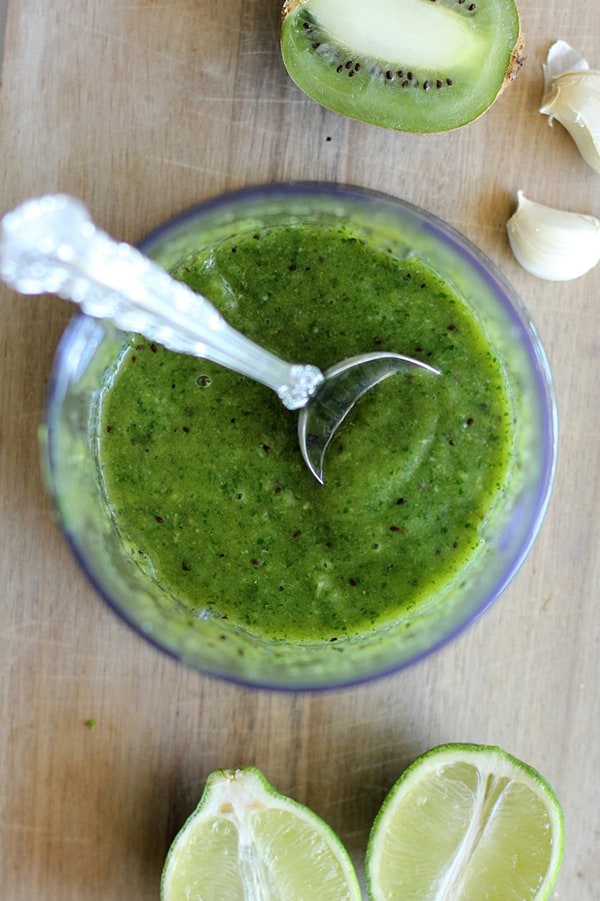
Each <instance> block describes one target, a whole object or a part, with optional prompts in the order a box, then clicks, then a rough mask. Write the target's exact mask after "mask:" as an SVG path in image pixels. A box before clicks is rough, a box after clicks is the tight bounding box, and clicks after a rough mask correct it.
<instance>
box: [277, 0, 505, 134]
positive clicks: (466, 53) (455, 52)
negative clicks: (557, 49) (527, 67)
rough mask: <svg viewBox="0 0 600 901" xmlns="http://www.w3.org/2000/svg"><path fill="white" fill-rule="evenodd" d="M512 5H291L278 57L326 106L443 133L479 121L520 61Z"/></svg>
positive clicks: (393, 1) (413, 1) (329, 0)
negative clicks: (279, 56) (280, 57)
mask: <svg viewBox="0 0 600 901" xmlns="http://www.w3.org/2000/svg"><path fill="white" fill-rule="evenodd" d="M522 48H523V39H522V37H521V31H520V23H519V13H518V9H517V7H516V4H515V0H286V2H285V3H284V5H283V10H282V27H281V53H282V57H283V62H284V65H285V67H286V69H287V71H288V73H289V75H290V77H291V78H292V80H293V81H294V82H295V83H296V85H297V86H298V87H299V88H300V89H301V90H302V91H303V92H304V93H305V94H307V95H308V96H309V97H310V98H312V99H313V100H315V101H316V102H317V103H320V104H321V105H322V106H324V107H327V108H328V109H331V110H334V111H335V112H337V113H340V114H342V115H345V116H349V117H350V118H353V119H359V120H360V121H362V122H368V123H371V124H373V125H379V126H382V127H384V128H392V129H396V130H398V131H409V132H418V133H437V132H444V131H450V130H452V129H455V128H460V127H461V126H463V125H466V124H467V123H469V122H472V121H474V120H475V119H477V118H478V117H479V116H481V115H482V114H483V113H484V112H485V111H486V110H487V109H489V107H490V106H491V105H492V104H493V102H494V100H495V99H496V98H497V97H498V96H499V94H500V93H501V92H502V90H503V89H504V87H505V86H506V85H507V84H508V83H509V82H510V81H511V80H512V79H513V78H514V77H515V75H516V74H517V72H518V70H519V67H520V65H521V64H522Z"/></svg>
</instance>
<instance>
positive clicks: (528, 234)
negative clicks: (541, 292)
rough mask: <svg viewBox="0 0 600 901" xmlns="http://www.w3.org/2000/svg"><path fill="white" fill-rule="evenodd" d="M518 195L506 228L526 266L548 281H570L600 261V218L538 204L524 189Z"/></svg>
mask: <svg viewBox="0 0 600 901" xmlns="http://www.w3.org/2000/svg"><path fill="white" fill-rule="evenodd" d="M517 198H518V204H517V209H516V210H515V212H514V213H513V215H512V216H511V217H510V219H509V220H508V222H507V223H506V231H507V234H508V240H509V242H510V246H511V248H512V252H513V253H514V255H515V257H516V259H517V261H518V262H519V263H520V264H521V266H522V267H523V269H526V270H527V272H529V273H530V274H531V275H535V276H536V277H537V278H542V279H545V280H546V281H555V282H558V281H570V280H572V279H574V278H579V276H581V275H585V273H586V272H589V270H590V269H593V268H594V266H595V265H596V264H597V263H598V262H599V261H600V220H598V219H596V218H595V217H594V216H586V215H583V214H580V213H573V212H570V211H566V210H557V209H554V208H552V207H548V206H544V205H543V204H541V203H536V202H535V201H533V200H529V199H528V198H527V197H526V196H525V194H524V193H523V191H518V192H517Z"/></svg>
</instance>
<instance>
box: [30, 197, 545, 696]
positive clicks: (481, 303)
mask: <svg viewBox="0 0 600 901" xmlns="http://www.w3.org/2000/svg"><path fill="white" fill-rule="evenodd" d="M298 223H311V224H318V225H331V224H336V223H342V224H344V225H348V226H349V227H350V228H351V229H352V230H353V231H354V232H355V234H358V235H362V234H364V235H365V236H366V237H368V240H374V241H376V242H379V243H380V244H381V245H382V246H384V245H386V246H392V247H393V249H394V253H396V254H398V255H400V256H402V255H403V254H412V255H415V256H417V257H418V258H419V259H421V260H422V261H423V262H424V263H425V264H427V266H429V267H430V268H431V269H432V270H434V272H436V273H437V274H438V275H440V276H441V277H442V278H443V279H444V280H445V281H446V282H447V283H448V284H449V285H450V286H452V288H453V289H454V290H455V292H456V293H457V294H458V295H459V296H460V297H461V298H462V299H463V300H464V301H465V302H466V303H467V304H468V305H469V306H470V307H471V308H472V309H473V310H474V311H475V312H476V315H477V317H478V319H479V321H480V323H481V325H482V327H483V329H484V331H485V333H486V336H487V339H488V341H489V343H490V345H491V346H492V347H493V349H494V352H495V353H496V354H497V356H498V358H499V359H500V360H501V361H502V365H503V367H504V370H505V373H506V378H507V382H508V385H509V388H510V395H511V403H512V407H513V414H514V420H515V423H516V426H515V446H514V459H513V466H512V475H511V478H510V481H509V484H508V487H507V488H506V490H505V491H504V493H503V496H502V500H501V502H500V503H499V504H497V505H496V507H495V509H494V514H493V516H491V517H490V519H489V520H488V522H487V523H486V527H485V534H484V535H483V536H482V547H481V549H480V552H479V553H478V554H477V555H476V556H475V558H474V559H473V560H472V561H471V562H470V564H469V565H468V566H466V567H465V570H464V572H461V573H460V578H459V579H454V580H453V581H452V584H451V585H450V584H449V585H448V587H447V590H446V591H444V592H442V593H441V594H439V595H437V596H436V598H435V599H434V600H432V602H431V603H424V604H421V605H418V606H417V607H416V608H415V609H414V610H412V611H410V612H406V613H405V614H403V615H402V616H399V617H398V618H397V619H395V620H394V621H393V622H388V623H387V624H385V625H383V626H381V627H379V628H377V627H375V628H373V629H372V630H369V631H368V632H365V633H364V634H361V635H360V636H358V637H354V638H348V639H343V640H337V641H327V640H323V641H285V640H276V639H273V640H270V639H267V638H265V637H261V636H259V635H256V634H252V632H251V631H249V630H248V629H244V628H241V627H239V626H238V625H236V624H235V623H234V622H231V621H229V620H227V619H223V618H221V617H214V616H211V615H194V613H193V612H192V611H190V608H189V606H187V605H186V604H184V603H181V602H180V599H178V598H177V597H174V596H173V595H172V594H171V593H169V592H168V591H166V590H164V589H163V588H162V587H161V585H160V584H158V582H157V580H155V579H153V578H152V577H151V576H150V575H149V573H148V571H147V570H144V569H142V568H141V567H140V566H139V565H138V562H137V561H136V559H135V556H134V555H132V553H131V550H130V549H128V547H127V543H126V541H124V540H122V538H121V536H120V535H119V532H118V529H117V528H116V527H115V523H114V521H113V517H112V515H111V512H110V508H109V505H108V503H107V498H106V497H105V491H104V487H103V480H102V477H101V470H100V464H99V454H98V448H99V430H100V427H99V412H98V410H99V398H100V397H101V395H102V392H103V390H104V388H105V386H106V384H107V380H108V379H110V378H111V372H112V371H113V370H114V367H115V361H116V360H118V359H119V356H120V355H121V354H122V353H123V349H124V346H125V345H126V344H127V340H128V336H126V335H124V334H123V333H121V332H119V331H117V330H116V329H114V328H113V327H112V326H111V325H110V324H109V323H104V322H101V321H96V320H94V319H91V318H89V317H87V316H84V315H78V316H76V317H75V318H74V319H73V320H72V321H71V323H70V324H69V326H68V327H67V329H66V331H65V333H64V335H63V337H62V340H61V342H60V344H59V347H58V350H57V353H56V358H55V362H54V366H53V371H52V375H51V383H50V389H49V396H48V402H47V410H46V418H45V424H44V426H43V428H42V437H43V441H42V444H43V452H44V459H45V472H46V479H47V484H48V487H49V491H50V493H51V496H52V498H53V502H54V507H55V510H56V515H57V518H58V521H59V523H60V525H61V527H62V529H63V531H64V534H65V536H66V538H67V540H68V542H69V544H70V546H71V548H72V550H73V553H74V554H75V556H76V558H77V560H78V561H79V563H80V565H81V567H82V569H83V571H84V572H85V574H86V575H87V577H88V578H89V579H90V580H91V582H92V583H93V584H94V585H95V587H96V588H97V590H98V592H99V593H100V595H101V596H102V597H103V598H104V599H105V601H107V602H108V604H109V605H110V606H111V607H112V608H113V609H114V610H115V611H116V612H117V613H118V614H119V615H120V616H121V617H122V618H123V619H124V620H125V621H126V622H127V623H129V624H130V625H131V626H132V627H133V628H134V629H135V630H137V632H139V633H140V634H141V635H142V636H143V637H144V638H146V639H147V640H149V641H150V642H152V643H153V644H154V645H155V646H156V647H158V648H160V649H162V650H163V651H166V652H167V653H169V654H171V655H172V656H173V657H175V658H177V659H178V660H180V661H182V662H183V663H184V664H186V665H189V666H191V667H195V668H196V669H198V670H200V671H201V672H203V673H207V674H211V675H214V676H218V677H222V678H226V679H230V680H234V681H236V682H239V683H243V684H245V685H251V686H255V687H265V688H280V689H292V690H300V689H317V688H337V687H341V686H345V685H350V684H354V683H358V682H363V681H365V680H368V679H372V678H375V677H379V676H382V675H384V674H389V673H391V672H394V671H396V670H399V669H401V668H403V667H406V666H407V665H409V664H412V663H414V662H415V661H417V660H419V659H421V658H422V657H423V656H425V655H427V654H429V653H430V652H432V651H434V650H435V649H437V648H439V647H441V646H442V645H444V644H445V643H446V642H448V641H449V640H450V639H452V638H453V637H455V636H456V635H457V634H458V633H460V632H461V630H462V629H464V628H465V627H466V626H467V625H468V624H470V623H472V622H473V621H474V620H475V619H476V618H477V617H479V616H480V614H481V613H482V612H483V611H484V610H486V608H488V607H489V606H490V604H492V602H493V601H494V600H495V599H496V598H497V597H498V596H499V595H500V594H501V592H502V591H503V590H504V588H505V587H506V586H507V585H508V583H509V582H510V581H511V579H512V578H513V577H514V575H515V574H516V572H517V571H518V569H519V567H520V566H521V564H522V562H523V560H524V559H525V557H526V555H527V553H528V552H529V550H530V548H531V546H532V543H533V541H534V539H535V537H536V535H537V533H538V530H539V527H540V524H541V522H542V519H543V516H544V513H545V511H546V507H547V503H548V499H549V495H550V492H551V488H552V483H553V477H554V470H555V461H556V450H557V425H556V408H555V399H554V392H553V388H552V381H551V376H550V371H549V367H548V363H547V360H546V356H545V353H544V350H543V347H542V345H541V343H540V339H539V337H538V335H537V332H536V330H535V327H534V326H533V324H532V322H531V320H530V318H529V316H528V314H527V312H526V311H525V309H524V307H523V305H522V303H521V301H520V300H519V298H518V297H517V296H516V294H515V292H514V290H513V288H512V287H511V286H510V285H509V284H508V283H507V281H506V280H505V279H504V277H503V276H502V275H501V273H500V272H499V271H498V270H497V268H496V267H495V266H494V265H493V263H492V262H491V261H490V260H489V259H487V258H486V257H485V256H484V254H483V253H481V251H479V250H478V249H477V248H476V247H475V246H474V245H473V244H472V243H470V242H469V241H468V240H467V239H466V238H465V237H463V236H462V235H461V234H459V233H458V232H456V231H455V230H454V229H453V228H451V227H450V226H449V225H447V224H445V223H444V222H442V221H440V220H439V219H437V218H436V217H434V216H432V215H430V214H429V213H427V212H424V211H423V210H421V209H418V208H416V207H414V206H412V205H411V204H408V203H405V202H403V201H401V200H398V199H394V198H392V197H388V196H385V195H382V194H379V193H375V192H372V191H367V190H363V189H360V188H356V187H351V186H346V185H335V184H323V183H312V182H308V183H305V182H302V183H283V184H271V185H265V186H259V187H252V188H248V189H245V190H240V191H237V192H233V193H229V194H226V195H224V196H221V197H218V198H216V199H213V200H209V201H208V202H205V203H202V204H200V205H198V206H195V207H193V208H191V209H190V210H188V211H187V212H185V213H183V214H182V215H180V216H178V217H176V218H174V219H172V220H171V221H169V222H167V223H166V224H164V225H161V226H160V227H159V228H158V229H156V231H154V232H153V233H152V234H150V235H149V236H148V237H146V238H145V239H144V240H143V241H142V242H141V244H140V245H139V246H140V249H141V250H142V251H143V252H144V253H145V254H146V255H148V256H150V257H152V258H153V259H155V260H156V261H157V262H158V263H160V264H161V265H162V266H164V267H165V268H166V269H169V270H170V269H172V268H173V267H174V266H175V265H176V264H177V263H178V262H179V261H180V260H181V259H182V258H184V257H186V256H187V255H188V254H190V253H191V252H192V251H195V250H198V249H200V248H203V247H209V246H212V245H213V244H216V243H218V242H219V241H221V240H223V239H225V238H229V237H230V236H231V235H236V236H239V235H243V234H247V233H249V232H251V231H253V230H255V229H256V228H257V227H266V226H276V225H282V224H298ZM307 362H317V363H318V361H307ZM290 428H292V429H293V428H295V421H294V420H293V419H292V420H290Z"/></svg>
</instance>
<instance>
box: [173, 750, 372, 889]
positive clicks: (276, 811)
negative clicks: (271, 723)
mask: <svg viewBox="0 0 600 901" xmlns="http://www.w3.org/2000/svg"><path fill="white" fill-rule="evenodd" d="M360 898H361V893H360V888H359V885H358V879H357V876H356V873H355V870H354V868H353V866H352V863H351V861H350V858H349V856H348V854H347V852H346V850H345V849H344V847H343V845H342V843H341V842H340V840H339V838H338V837H337V836H336V835H335V833H334V832H333V831H332V830H331V829H330V827H329V826H328V825H327V824H326V823H325V822H324V821H323V820H322V819H320V817H318V816H317V815H316V814H315V813H313V812H312V811H311V810H309V809H308V808H307V807H304V806H303V805H302V804H299V803H298V802H297V801H293V800H291V799H290V798H286V797H285V796H284V795H281V794H279V792H277V791H276V790H275V789H274V788H273V786H272V785H270V784H269V783H268V782H267V780H266V779H265V777H264V776H263V774H262V773H261V772H260V771H259V770H257V769H256V768H254V767H247V768H244V769H237V770H216V771H215V772H213V773H211V774H210V776H209V777H208V779H207V782H206V786H205V789H204V793H203V795H202V797H201V799H200V802H199V804H198V806H197V808H196V810H195V811H194V813H193V814H192V815H191V816H190V817H189V819H188V820H187V822H186V823H185V825H184V826H183V828H182V829H181V831H180V832H179V834H178V835H177V836H176V838H175V839H174V841H173V844H172V845H171V848H170V849H169V853H168V855H167V859H166V861H165V867H164V870H163V875H162V881H161V899H162V901H200V899H202V901H317V899H318V901H360Z"/></svg>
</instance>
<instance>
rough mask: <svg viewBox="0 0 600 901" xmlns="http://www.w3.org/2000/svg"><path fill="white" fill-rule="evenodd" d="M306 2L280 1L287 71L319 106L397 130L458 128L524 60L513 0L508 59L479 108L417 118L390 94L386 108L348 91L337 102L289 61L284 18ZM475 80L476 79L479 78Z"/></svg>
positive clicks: (489, 102)
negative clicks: (513, 28)
mask: <svg viewBox="0 0 600 901" xmlns="http://www.w3.org/2000/svg"><path fill="white" fill-rule="evenodd" d="M307 2H308V0H284V2H283V6H282V10H281V23H282V33H281V51H282V56H283V61H284V64H285V66H286V68H287V70H288V74H289V75H290V77H291V78H292V80H293V81H294V82H295V83H296V85H297V86H298V87H299V88H300V90H302V91H303V92H304V93H306V94H307V96H309V97H310V98H311V99H312V100H315V101H316V102H317V103H319V104H320V105H321V106H324V107H326V108H327V109H330V110H332V111H334V112H336V113H339V114H341V115H344V116H346V117H348V118H351V119H357V120H359V121H362V122H366V123H368V124H371V125H377V126H380V127H383V128H389V129H393V130H396V131H405V132H416V133H420V134H439V133H442V132H447V131H452V130H455V129H457V128H462V127H464V126H465V125H469V124H470V123H472V122H474V121H476V120H477V119H479V118H480V117H481V116H482V115H483V114H484V113H485V112H487V110H488V109H490V107H491V106H492V105H493V104H494V103H495V101H496V100H497V99H498V97H499V96H500V94H502V93H503V91H504V90H505V89H506V87H507V86H508V85H509V84H510V83H511V82H512V81H514V80H515V78H516V77H517V75H518V73H519V71H520V69H521V67H522V66H523V63H524V60H525V57H524V46H525V40H524V37H523V34H522V32H521V29H520V18H519V13H518V9H517V8H516V5H515V4H514V3H513V6H514V13H515V16H516V32H515V35H514V38H513V39H512V41H511V46H512V50H511V52H510V55H509V57H508V59H507V64H506V68H505V71H504V76H503V79H502V80H501V81H499V82H498V83H497V84H496V85H495V86H494V91H493V92H492V93H490V94H489V95H488V96H487V97H486V98H485V101H484V102H483V103H480V104H479V107H478V108H477V107H476V108H475V109H474V110H473V111H472V112H469V113H468V114H467V115H463V116H462V117H460V116H457V117H455V118H452V117H446V116H441V117H440V116H439V115H437V114H436V113H435V112H433V113H432V114H431V115H428V114H427V113H423V114H422V115H421V116H419V117H418V118H417V121H415V120H414V118H411V116H410V114H409V115H406V112H405V111H404V110H403V104H402V102H401V103H396V102H395V101H393V100H390V98H389V97H387V98H386V99H385V109H382V108H380V104H379V98H375V99H374V100H373V101H372V102H371V103H370V104H369V105H368V107H365V105H364V104H363V106H362V107H360V106H357V105H356V104H355V103H354V102H353V101H352V100H351V99H350V95H349V94H348V95H347V96H346V97H345V98H344V99H343V100H342V102H340V99H339V96H338V97H334V96H332V95H330V94H328V88H327V85H325V84H320V83H319V80H318V77H316V76H315V74H313V76H312V78H311V79H308V81H307V79H306V78H305V76H304V74H303V73H301V72H299V71H298V69H297V67H296V68H295V67H294V66H293V65H290V58H289V57H290V52H289V50H288V52H287V53H286V47H285V44H286V36H285V29H286V19H287V18H288V17H289V16H291V15H292V14H294V13H295V12H296V11H298V10H299V9H300V8H301V7H304V6H306V4H307ZM458 2H459V3H461V4H462V3H463V0H458ZM365 3H366V4H368V3H369V0H365ZM475 81H478V79H477V80H475ZM463 90H464V89H463ZM336 93H337V92H336ZM434 93H435V91H433V92H430V94H434Z"/></svg>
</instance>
